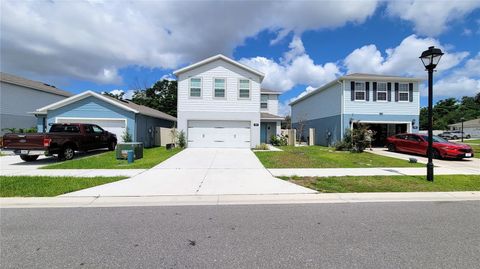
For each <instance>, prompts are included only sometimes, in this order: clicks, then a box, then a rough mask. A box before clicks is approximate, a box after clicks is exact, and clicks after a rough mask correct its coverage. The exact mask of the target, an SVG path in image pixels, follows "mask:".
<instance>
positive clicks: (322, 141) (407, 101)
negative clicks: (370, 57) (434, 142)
mask: <svg viewBox="0 0 480 269" xmlns="http://www.w3.org/2000/svg"><path fill="white" fill-rule="evenodd" d="M421 81H422V79H419V78H408V77H397V76H384V75H374V74H360V73H355V74H351V75H346V76H342V77H339V78H338V79H336V80H334V81H332V82H330V83H327V84H326V85H324V86H322V87H320V88H318V89H316V90H313V91H311V92H309V93H308V94H306V95H304V96H301V97H300V98H297V99H296V100H294V101H293V102H291V103H290V106H291V109H292V125H293V127H294V128H296V129H297V132H298V131H300V133H299V134H298V135H299V136H301V137H303V138H304V139H307V138H308V129H309V128H315V144H317V145H324V146H326V145H333V144H334V143H335V142H337V141H339V140H341V139H343V136H344V135H345V132H346V130H348V129H352V128H355V126H356V124H357V123H364V124H367V125H368V126H369V128H370V129H371V130H372V131H374V132H375V133H376V134H375V136H374V144H375V145H377V146H382V144H383V143H384V141H385V138H387V137H388V136H390V135H394V134H396V133H402V132H418V124H419V114H420V94H419V83H420V82H421Z"/></svg>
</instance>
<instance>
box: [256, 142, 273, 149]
mask: <svg viewBox="0 0 480 269" xmlns="http://www.w3.org/2000/svg"><path fill="white" fill-rule="evenodd" d="M269 149H270V148H269V147H268V145H267V144H265V143H262V144H260V145H257V146H256V147H255V150H269Z"/></svg>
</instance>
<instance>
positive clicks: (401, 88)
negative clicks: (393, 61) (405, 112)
mask: <svg viewBox="0 0 480 269" xmlns="http://www.w3.org/2000/svg"><path fill="white" fill-rule="evenodd" d="M408 95H409V92H408V84H407V83H400V84H399V85H398V100H399V101H400V102H408V100H409V96H408Z"/></svg>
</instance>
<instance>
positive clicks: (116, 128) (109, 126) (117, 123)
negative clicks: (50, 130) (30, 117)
mask: <svg viewBox="0 0 480 269" xmlns="http://www.w3.org/2000/svg"><path fill="white" fill-rule="evenodd" d="M55 122H56V123H89V124H96V125H98V126H100V127H102V129H104V130H105V131H108V132H110V133H112V134H115V135H116V136H117V140H118V141H119V142H123V140H122V135H123V134H124V133H125V130H126V128H127V121H126V120H125V119H95V118H90V119H88V118H70V117H57V118H56V119H55Z"/></svg>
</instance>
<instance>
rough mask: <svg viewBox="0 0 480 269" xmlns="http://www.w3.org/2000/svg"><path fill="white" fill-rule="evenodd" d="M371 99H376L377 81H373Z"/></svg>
mask: <svg viewBox="0 0 480 269" xmlns="http://www.w3.org/2000/svg"><path fill="white" fill-rule="evenodd" d="M372 84H373V101H374V102H376V101H377V83H376V82H373V83H372Z"/></svg>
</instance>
